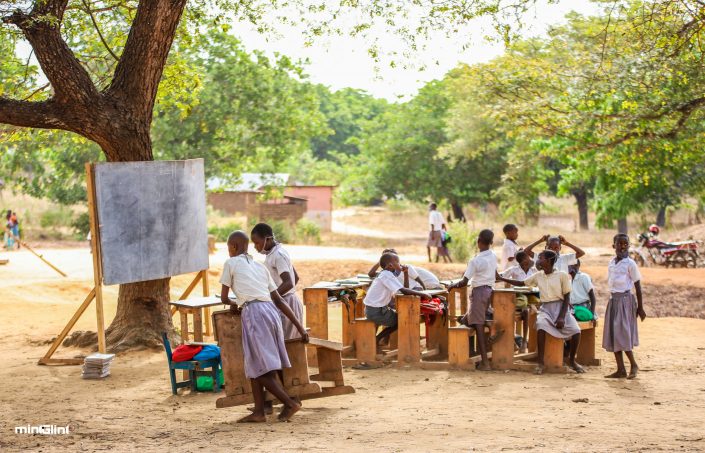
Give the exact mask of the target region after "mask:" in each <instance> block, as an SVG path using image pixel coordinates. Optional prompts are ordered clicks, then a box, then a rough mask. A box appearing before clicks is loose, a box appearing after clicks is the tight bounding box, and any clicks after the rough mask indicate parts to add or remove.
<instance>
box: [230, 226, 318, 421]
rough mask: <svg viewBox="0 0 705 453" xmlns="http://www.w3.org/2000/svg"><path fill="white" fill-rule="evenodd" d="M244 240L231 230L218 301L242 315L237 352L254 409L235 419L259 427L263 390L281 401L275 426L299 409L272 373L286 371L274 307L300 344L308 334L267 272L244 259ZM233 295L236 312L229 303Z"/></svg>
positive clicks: (286, 358)
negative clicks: (239, 351) (296, 333)
mask: <svg viewBox="0 0 705 453" xmlns="http://www.w3.org/2000/svg"><path fill="white" fill-rule="evenodd" d="M248 243H249V238H248V237H247V235H246V234H245V233H244V232H243V231H235V232H234V233H231V234H230V236H229V237H228V254H229V255H230V259H228V260H227V261H226V262H225V265H224V266H223V275H222V277H221V278H220V283H221V284H222V288H221V292H220V299H221V301H222V302H223V304H226V305H230V310H231V311H232V312H234V313H238V314H240V315H241V319H242V350H243V353H244V356H245V375H246V376H247V378H248V379H250V381H251V385H252V396H253V398H254V400H255V407H254V411H253V412H252V414H250V415H248V416H246V417H243V418H241V419H240V420H238V422H239V423H262V422H265V421H266V417H265V406H264V390H265V389H267V391H268V392H270V393H271V394H272V395H274V396H275V397H277V399H278V400H279V401H281V402H282V404H283V405H284V408H283V409H282V411H281V413H280V414H279V420H280V421H287V420H289V419H290V418H291V417H292V416H293V415H294V414H295V413H296V412H298V411H299V409H301V404H299V403H297V402H296V401H294V400H293V399H291V397H289V395H287V393H286V391H285V390H284V387H283V386H282V384H281V382H280V381H279V380H278V376H277V372H278V371H281V369H282V368H288V367H290V366H291V364H290V362H289V357H288V356H287V353H286V348H285V347H284V332H283V329H282V323H281V318H280V317H279V313H278V311H277V308H278V309H279V310H280V311H281V312H282V313H284V315H285V316H286V317H287V318H289V320H291V322H292V324H294V326H296V329H297V330H298V331H299V333H300V334H301V337H302V338H303V339H304V341H308V334H307V333H306V330H305V329H304V328H303V326H302V325H301V323H300V322H299V321H298V320H297V319H296V317H295V316H294V314H293V313H292V312H291V309H290V308H289V306H288V305H286V303H284V301H283V300H282V298H281V296H279V293H277V287H276V285H275V284H274V282H273V281H272V277H271V276H270V275H269V272H268V271H267V268H265V267H264V266H263V265H262V264H260V263H257V262H255V261H254V259H252V257H251V256H250V255H248V254H247V246H248ZM230 289H232V290H233V292H234V293H235V296H236V297H237V302H238V303H239V304H240V307H239V308H238V306H237V305H236V304H233V302H232V301H230V299H229V298H228V292H229V291H230Z"/></svg>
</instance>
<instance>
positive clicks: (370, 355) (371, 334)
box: [353, 318, 377, 362]
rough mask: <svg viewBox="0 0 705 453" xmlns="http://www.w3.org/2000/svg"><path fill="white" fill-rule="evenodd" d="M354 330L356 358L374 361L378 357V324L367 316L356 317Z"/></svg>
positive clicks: (362, 360) (363, 360)
mask: <svg viewBox="0 0 705 453" xmlns="http://www.w3.org/2000/svg"><path fill="white" fill-rule="evenodd" d="M353 332H354V336H355V337H354V338H355V339H354V346H355V358H356V359H357V360H358V361H360V362H374V361H375V360H376V358H377V338H376V336H375V335H376V333H377V325H376V324H375V323H374V321H370V320H369V319H367V318H356V319H355V323H354V324H353Z"/></svg>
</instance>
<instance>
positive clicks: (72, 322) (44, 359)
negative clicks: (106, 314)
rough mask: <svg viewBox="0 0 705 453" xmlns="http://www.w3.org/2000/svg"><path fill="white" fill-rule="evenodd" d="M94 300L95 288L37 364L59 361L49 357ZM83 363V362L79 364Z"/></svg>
mask: <svg viewBox="0 0 705 453" xmlns="http://www.w3.org/2000/svg"><path fill="white" fill-rule="evenodd" d="M94 298H95V288H93V289H91V292H89V293H88V295H87V296H86V298H85V299H84V300H83V303H82V304H81V305H80V306H79V307H78V309H77V310H76V312H75V313H74V314H73V316H72V317H71V319H70V320H69V322H68V323H66V326H64V329H63V330H62V331H61V333H60V334H59V336H58V337H56V340H54V342H53V343H52V344H51V346H50V347H49V350H48V351H47V353H46V354H44V357H42V358H41V359H39V364H40V365H47V364H49V363H55V362H56V360H59V359H52V358H51V356H52V355H54V353H55V352H56V350H57V349H58V348H59V346H61V342H62V341H64V338H66V335H68V333H69V332H70V331H71V329H72V328H73V326H74V325H75V324H76V321H78V319H79V318H80V317H81V315H82V314H83V312H84V311H86V308H88V305H90V303H91V302H92V301H93V299H94ZM81 363H83V362H81Z"/></svg>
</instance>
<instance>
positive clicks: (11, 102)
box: [0, 97, 73, 130]
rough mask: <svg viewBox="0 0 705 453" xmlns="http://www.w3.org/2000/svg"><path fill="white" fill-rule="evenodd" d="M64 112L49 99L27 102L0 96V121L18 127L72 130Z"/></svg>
mask: <svg viewBox="0 0 705 453" xmlns="http://www.w3.org/2000/svg"><path fill="white" fill-rule="evenodd" d="M63 115H64V112H62V109H61V107H60V106H59V105H57V103H56V102H55V101H54V100H53V99H50V100H48V101H42V102H28V101H18V100H15V99H9V98H6V97H0V123H5V124H10V125H12V126H18V127H34V128H40V129H63V130H73V128H71V127H70V126H69V125H68V124H67V123H66V122H65V121H64V119H63Z"/></svg>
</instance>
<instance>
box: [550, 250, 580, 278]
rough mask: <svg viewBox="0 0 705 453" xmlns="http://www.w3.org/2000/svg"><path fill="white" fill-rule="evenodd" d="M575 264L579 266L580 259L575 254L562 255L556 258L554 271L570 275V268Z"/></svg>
mask: <svg viewBox="0 0 705 453" xmlns="http://www.w3.org/2000/svg"><path fill="white" fill-rule="evenodd" d="M574 264H578V258H577V257H576V255H575V252H572V253H562V254H559V255H558V257H557V258H556V263H555V264H554V265H553V270H554V271H561V272H565V273H566V274H568V273H569V272H568V266H572V265H574Z"/></svg>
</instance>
